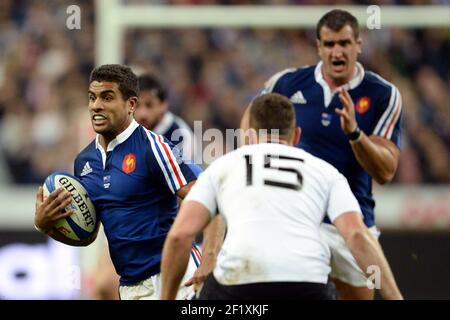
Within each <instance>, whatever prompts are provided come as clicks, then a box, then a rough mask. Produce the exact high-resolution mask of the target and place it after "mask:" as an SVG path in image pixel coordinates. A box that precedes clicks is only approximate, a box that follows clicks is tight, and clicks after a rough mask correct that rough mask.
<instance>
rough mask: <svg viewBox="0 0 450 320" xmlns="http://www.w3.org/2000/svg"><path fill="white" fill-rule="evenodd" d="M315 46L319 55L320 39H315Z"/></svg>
mask: <svg viewBox="0 0 450 320" xmlns="http://www.w3.org/2000/svg"><path fill="white" fill-rule="evenodd" d="M316 48H317V52H318V53H319V56H320V55H321V46H320V40H319V39H316Z"/></svg>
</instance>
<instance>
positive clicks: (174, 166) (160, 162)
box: [147, 131, 202, 193]
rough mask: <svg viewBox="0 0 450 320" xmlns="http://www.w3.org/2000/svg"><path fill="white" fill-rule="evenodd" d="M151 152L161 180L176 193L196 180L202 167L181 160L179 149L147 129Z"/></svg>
mask: <svg viewBox="0 0 450 320" xmlns="http://www.w3.org/2000/svg"><path fill="white" fill-rule="evenodd" d="M147 137H148V139H149V140H150V146H151V153H152V157H154V160H155V161H153V162H154V165H153V166H152V167H153V168H154V169H155V170H156V171H158V172H160V173H162V176H163V181H164V183H165V184H167V186H168V187H169V189H170V191H171V192H172V193H176V192H177V191H178V190H180V189H181V188H183V187H184V186H185V185H187V184H188V183H189V182H191V181H193V180H196V179H197V177H198V175H199V174H200V172H201V171H202V169H201V168H200V166H198V165H196V164H194V163H192V162H189V161H187V160H183V157H182V153H181V151H180V149H179V148H178V147H176V146H174V145H173V144H172V143H171V142H170V141H169V140H167V139H166V138H164V137H163V136H160V135H157V134H155V133H154V132H152V131H147Z"/></svg>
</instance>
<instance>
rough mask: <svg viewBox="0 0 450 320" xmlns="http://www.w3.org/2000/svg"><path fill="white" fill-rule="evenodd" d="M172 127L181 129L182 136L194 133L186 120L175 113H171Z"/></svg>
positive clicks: (189, 135) (190, 135)
mask: <svg viewBox="0 0 450 320" xmlns="http://www.w3.org/2000/svg"><path fill="white" fill-rule="evenodd" d="M173 128H174V129H175V130H177V129H178V130H181V135H182V136H183V137H192V136H193V135H194V133H193V132H192V129H191V127H189V125H188V124H187V123H186V121H184V120H183V119H182V118H180V117H179V116H177V115H175V114H174V115H173Z"/></svg>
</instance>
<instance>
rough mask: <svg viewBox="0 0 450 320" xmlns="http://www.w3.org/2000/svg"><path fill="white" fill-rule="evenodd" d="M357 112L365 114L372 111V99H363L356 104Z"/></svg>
mask: <svg viewBox="0 0 450 320" xmlns="http://www.w3.org/2000/svg"><path fill="white" fill-rule="evenodd" d="M355 109H356V112H358V113H360V114H363V113H366V112H367V111H368V110H369V109H370V98H369V97H361V98H359V99H358V101H357V102H356V106H355Z"/></svg>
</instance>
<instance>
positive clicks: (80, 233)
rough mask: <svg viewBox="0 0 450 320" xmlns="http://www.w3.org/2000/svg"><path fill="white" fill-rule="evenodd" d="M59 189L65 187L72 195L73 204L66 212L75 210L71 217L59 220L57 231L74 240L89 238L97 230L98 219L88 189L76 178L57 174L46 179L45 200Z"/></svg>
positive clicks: (65, 174)
mask: <svg viewBox="0 0 450 320" xmlns="http://www.w3.org/2000/svg"><path fill="white" fill-rule="evenodd" d="M59 187H63V188H64V189H65V190H66V191H68V192H69V193H70V194H71V195H72V202H71V203H70V204H69V205H68V206H67V207H66V208H65V209H64V210H70V209H74V213H73V214H72V215H71V216H70V217H67V218H62V219H60V220H58V221H57V222H56V224H55V229H56V230H57V231H58V232H60V233H61V234H62V235H64V236H65V237H67V238H70V239H72V240H83V239H86V238H89V237H90V236H91V235H92V234H93V233H94V232H95V230H96V226H97V219H96V214H95V207H94V204H93V203H92V201H91V199H90V198H89V195H88V193H87V191H86V189H85V188H84V187H83V185H82V184H81V181H80V180H78V179H77V178H76V177H74V176H72V175H70V174H67V173H63V172H55V173H52V174H51V175H49V176H48V177H47V178H46V179H45V182H44V185H43V188H44V199H45V198H47V197H48V196H49V194H50V193H52V192H53V191H55V190H56V189H58V188H59Z"/></svg>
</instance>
